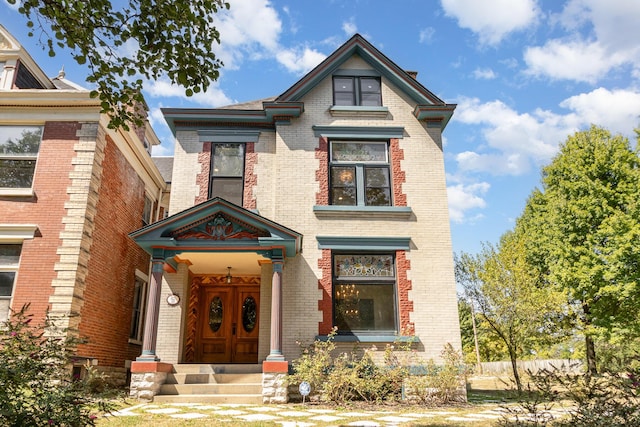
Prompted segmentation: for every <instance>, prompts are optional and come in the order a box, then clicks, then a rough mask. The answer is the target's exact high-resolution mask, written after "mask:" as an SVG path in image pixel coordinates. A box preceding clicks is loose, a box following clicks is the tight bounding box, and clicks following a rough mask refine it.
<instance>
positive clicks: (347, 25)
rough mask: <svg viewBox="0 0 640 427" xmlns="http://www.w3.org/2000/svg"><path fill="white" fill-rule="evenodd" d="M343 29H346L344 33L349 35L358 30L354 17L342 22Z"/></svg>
mask: <svg viewBox="0 0 640 427" xmlns="http://www.w3.org/2000/svg"><path fill="white" fill-rule="evenodd" d="M342 31H344V33H345V34H346V35H347V36H349V37H351V36H352V35H354V34H355V33H357V32H358V26H357V25H356V23H355V20H354V18H351V19H349V20H348V21H345V22H343V23H342Z"/></svg>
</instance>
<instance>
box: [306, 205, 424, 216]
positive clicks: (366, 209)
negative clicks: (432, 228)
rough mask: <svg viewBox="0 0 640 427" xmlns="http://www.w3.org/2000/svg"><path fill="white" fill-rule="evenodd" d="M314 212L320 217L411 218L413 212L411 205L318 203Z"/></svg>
mask: <svg viewBox="0 0 640 427" xmlns="http://www.w3.org/2000/svg"><path fill="white" fill-rule="evenodd" d="M313 213H314V214H316V216H318V217H341V218H344V217H347V218H348V217H362V216H365V217H368V218H370V217H374V218H376V219H378V218H379V217H380V218H387V217H389V218H401V219H410V218H411V216H412V215H413V212H412V210H411V208H410V207H409V206H342V205H316V206H314V207H313Z"/></svg>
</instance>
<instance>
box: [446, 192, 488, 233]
mask: <svg viewBox="0 0 640 427" xmlns="http://www.w3.org/2000/svg"><path fill="white" fill-rule="evenodd" d="M489 188H490V185H489V183H487V182H478V183H473V184H468V185H465V184H461V183H458V184H455V185H450V186H448V187H447V196H448V199H449V218H450V219H451V221H453V222H457V223H461V222H464V221H465V213H466V212H467V211H469V210H471V209H481V208H484V207H485V206H486V202H485V201H484V199H483V198H482V196H483V195H484V194H485V193H486V192H487V191H489Z"/></svg>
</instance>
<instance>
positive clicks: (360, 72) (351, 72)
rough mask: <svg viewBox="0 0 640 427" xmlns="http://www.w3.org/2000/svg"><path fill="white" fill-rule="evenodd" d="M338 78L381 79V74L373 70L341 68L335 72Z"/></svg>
mask: <svg viewBox="0 0 640 427" xmlns="http://www.w3.org/2000/svg"><path fill="white" fill-rule="evenodd" d="M333 75H334V76H338V77H380V72H378V71H377V70H371V69H368V68H367V69H356V68H341V69H339V70H335V71H334V72H333Z"/></svg>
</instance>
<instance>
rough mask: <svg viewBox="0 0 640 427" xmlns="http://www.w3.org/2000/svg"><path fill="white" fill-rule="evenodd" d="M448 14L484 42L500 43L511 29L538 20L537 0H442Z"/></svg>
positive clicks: (513, 29)
mask: <svg viewBox="0 0 640 427" xmlns="http://www.w3.org/2000/svg"><path fill="white" fill-rule="evenodd" d="M441 3H442V8H443V9H444V11H445V14H446V15H447V16H449V17H451V18H454V19H456V20H457V21H458V25H459V26H460V27H462V28H468V29H470V30H471V31H473V32H474V33H476V34H477V35H478V37H479V38H480V43H481V44H488V45H497V44H498V43H500V41H501V40H502V39H503V38H504V37H505V36H506V35H507V34H509V33H511V32H513V31H518V30H523V29H525V28H527V27H529V26H530V25H532V24H534V23H535V22H536V19H537V16H538V13H539V11H538V8H537V5H536V2H535V1H534V0H490V1H489V0H483V1H478V0H441Z"/></svg>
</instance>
